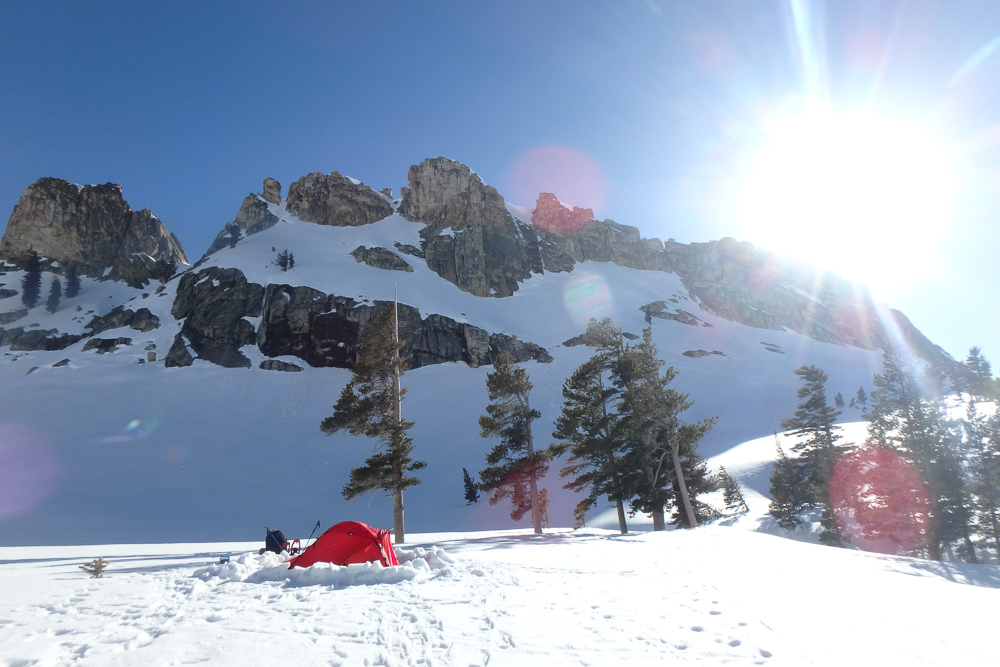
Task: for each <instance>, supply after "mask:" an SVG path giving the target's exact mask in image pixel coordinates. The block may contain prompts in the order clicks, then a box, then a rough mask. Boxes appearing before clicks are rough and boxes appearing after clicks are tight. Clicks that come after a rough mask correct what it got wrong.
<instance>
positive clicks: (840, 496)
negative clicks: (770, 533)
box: [830, 447, 930, 555]
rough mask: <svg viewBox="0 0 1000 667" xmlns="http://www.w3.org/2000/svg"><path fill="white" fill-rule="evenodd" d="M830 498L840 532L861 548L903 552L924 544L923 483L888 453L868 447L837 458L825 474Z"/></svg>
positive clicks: (927, 504) (925, 499)
mask: <svg viewBox="0 0 1000 667" xmlns="http://www.w3.org/2000/svg"><path fill="white" fill-rule="evenodd" d="M830 501H831V503H832V505H833V508H834V513H835V516H836V517H837V523H838V524H839V525H840V529H841V531H842V532H843V534H844V535H845V536H846V537H847V538H848V539H850V541H851V542H852V543H853V544H854V545H856V546H858V547H860V548H862V549H864V550H866V551H874V552H877V553H884V554H897V555H904V554H911V553H913V552H915V551H918V550H919V549H921V548H923V547H924V546H925V545H926V543H927V537H928V533H929V530H928V527H929V523H930V521H929V517H928V512H929V510H930V496H929V495H928V493H927V487H926V485H925V484H924V481H923V479H922V478H921V476H920V473H919V472H918V471H917V469H916V468H915V467H914V466H913V464H912V463H910V462H909V461H907V460H905V459H903V458H902V457H900V456H899V455H898V454H896V453H895V452H893V451H890V450H887V449H882V448H879V447H872V448H868V449H862V450H859V451H857V452H854V453H852V454H848V455H847V456H844V457H843V458H841V459H840V461H838V462H837V464H836V465H835V466H834V469H833V473H832V474H831V476H830Z"/></svg>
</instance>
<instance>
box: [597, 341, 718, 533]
mask: <svg viewBox="0 0 1000 667" xmlns="http://www.w3.org/2000/svg"><path fill="white" fill-rule="evenodd" d="M662 366H663V362H662V361H661V360H659V359H657V358H656V346H655V345H654V344H653V332H652V329H650V328H649V327H647V328H646V329H644V330H643V332H642V341H641V342H639V343H637V344H634V345H629V346H626V347H625V349H624V350H623V352H622V354H621V355H620V357H619V358H618V359H615V360H614V362H613V365H612V373H613V375H614V377H615V383H616V384H617V386H619V387H620V388H621V389H622V402H621V413H622V414H623V415H625V420H624V424H623V431H624V434H625V439H626V442H627V445H626V447H627V449H626V453H625V456H624V457H623V461H622V463H623V467H624V469H625V474H624V476H623V477H624V479H625V483H626V487H625V493H626V495H627V496H628V497H630V498H631V500H630V503H629V505H630V510H631V511H632V512H633V513H635V512H637V511H638V512H644V513H647V514H650V515H651V516H652V517H653V530H663V529H664V528H665V527H666V522H665V510H666V507H667V505H668V504H669V503H671V502H673V504H674V506H675V508H676V509H677V514H678V517H677V521H678V522H679V523H681V524H682V525H684V526H686V527H694V526H697V524H698V513H699V512H701V513H702V518H705V517H706V513H707V510H708V506H707V505H704V504H700V503H698V502H697V500H696V497H697V495H698V494H699V493H704V492H706V491H709V490H714V486H713V485H712V483H711V479H710V476H709V474H708V469H707V466H706V465H705V462H704V460H703V459H702V458H701V457H700V456H699V455H698V453H697V451H696V449H697V446H698V441H699V440H701V438H702V437H703V436H704V435H705V433H707V432H708V431H709V430H711V428H712V427H713V426H714V425H715V418H714V417H712V418H710V419H703V420H702V421H700V422H697V423H694V424H684V423H682V422H681V421H680V419H679V415H680V413H682V412H684V411H685V410H687V409H688V408H689V407H691V402H690V401H688V400H687V399H688V396H687V394H682V393H680V392H678V391H677V390H676V389H674V388H673V387H671V386H670V383H671V382H672V381H673V380H674V378H676V377H677V371H676V370H674V369H673V368H669V367H668V368H667V369H666V370H665V371H663V372H662V374H661V372H660V369H661V367H662Z"/></svg>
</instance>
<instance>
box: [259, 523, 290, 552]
mask: <svg viewBox="0 0 1000 667" xmlns="http://www.w3.org/2000/svg"><path fill="white" fill-rule="evenodd" d="M284 548H285V534H284V533H282V532H281V531H280V530H278V529H277V528H268V529H267V536H266V537H264V548H263V549H261V550H260V553H264V552H265V551H271V552H274V553H276V554H280V553H281V552H282V551H283V550H284Z"/></svg>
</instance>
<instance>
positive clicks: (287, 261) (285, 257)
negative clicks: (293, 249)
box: [274, 250, 295, 271]
mask: <svg viewBox="0 0 1000 667" xmlns="http://www.w3.org/2000/svg"><path fill="white" fill-rule="evenodd" d="M274 265H275V266H277V267H279V268H281V270H282V271H287V270H288V269H290V268H292V267H293V266H294V265H295V259H294V258H293V257H292V254H291V253H290V252H288V250H282V251H281V252H279V253H278V256H277V257H275V259H274Z"/></svg>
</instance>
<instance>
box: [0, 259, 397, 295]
mask: <svg viewBox="0 0 1000 667" xmlns="http://www.w3.org/2000/svg"><path fill="white" fill-rule="evenodd" d="M410 247H412V246H410ZM12 296H17V290H14V289H6V288H3V287H0V299H9V298H10V297H12Z"/></svg>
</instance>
